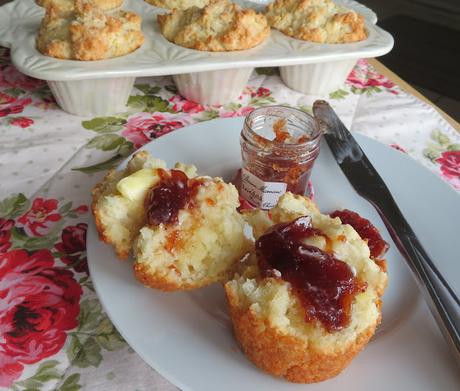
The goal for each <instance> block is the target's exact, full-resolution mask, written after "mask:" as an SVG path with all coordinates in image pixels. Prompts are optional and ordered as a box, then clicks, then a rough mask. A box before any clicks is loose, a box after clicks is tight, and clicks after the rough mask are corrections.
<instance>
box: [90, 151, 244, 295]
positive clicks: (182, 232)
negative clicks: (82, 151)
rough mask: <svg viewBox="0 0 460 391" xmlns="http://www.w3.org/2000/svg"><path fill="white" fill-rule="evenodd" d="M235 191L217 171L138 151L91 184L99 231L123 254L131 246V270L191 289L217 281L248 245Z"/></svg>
mask: <svg viewBox="0 0 460 391" xmlns="http://www.w3.org/2000/svg"><path fill="white" fill-rule="evenodd" d="M238 206H239V200H238V192H237V190H236V188H235V187H234V186H233V185H229V184H226V183H225V182H224V181H223V180H222V179H220V178H211V177H203V176H200V177H199V176H196V168H195V167H194V166H187V165H184V164H182V163H178V164H176V167H175V169H173V170H167V169H166V165H165V162H163V161H161V160H158V159H154V158H152V157H151V156H150V155H149V154H148V153H146V152H138V153H136V154H135V155H134V156H133V158H132V159H131V160H130V161H129V163H128V165H127V167H126V169H125V170H123V171H119V172H117V171H114V170H112V171H111V172H109V174H108V175H107V176H106V177H105V178H104V180H103V181H102V182H101V183H100V184H99V185H97V186H96V187H95V188H94V190H93V204H92V210H93V214H94V216H95V220H96V226H97V229H98V232H99V235H100V237H101V239H102V240H103V241H105V242H107V243H111V244H112V245H113V246H114V248H115V251H116V253H117V255H118V256H119V257H120V258H122V259H125V258H127V256H128V255H129V253H130V250H131V248H133V255H134V272H135V275H136V277H137V278H138V279H139V280H140V281H141V282H142V283H143V284H144V285H147V286H149V287H152V288H157V289H162V290H185V289H193V288H198V287H201V286H205V285H208V284H210V283H213V282H216V281H221V280H223V279H224V278H227V277H228V276H229V270H232V268H233V266H234V265H235V263H236V262H238V261H239V260H240V259H241V258H242V257H243V256H244V255H245V254H246V253H247V252H248V249H249V247H250V245H251V242H250V241H249V240H248V239H247V238H246V237H245V235H244V225H245V222H244V219H243V218H242V216H241V215H240V214H239V213H238V212H237V210H236V209H237V207H238Z"/></svg>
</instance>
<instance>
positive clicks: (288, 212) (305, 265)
mask: <svg viewBox="0 0 460 391" xmlns="http://www.w3.org/2000/svg"><path fill="white" fill-rule="evenodd" d="M333 216H336V217H331V216H330V215H325V214H321V213H320V211H319V210H318V208H317V207H316V205H314V203H313V202H312V201H310V200H309V199H308V198H305V197H301V196H295V195H293V194H292V193H286V194H285V195H283V196H282V197H281V198H280V200H279V202H278V204H277V206H276V207H275V208H273V209H272V210H271V211H270V213H267V212H265V211H261V210H256V211H250V212H247V213H246V219H247V221H248V222H249V223H250V224H251V225H252V227H253V232H254V236H255V239H256V243H255V251H254V252H253V253H252V254H251V255H250V257H249V258H248V260H247V261H246V262H245V263H244V265H242V267H241V270H240V271H239V273H237V274H235V276H234V278H233V279H232V280H230V281H228V282H227V283H226V284H225V290H226V294H227V299H228V305H229V310H230V314H231V318H232V321H233V326H234V331H235V335H236V338H237V340H238V342H239V344H240V345H241V347H242V350H243V351H244V353H245V354H246V355H247V357H248V358H249V359H250V360H251V361H252V362H254V364H256V365H257V366H258V367H260V368H261V369H263V370H265V371H267V372H269V373H271V374H272V375H275V376H280V377H284V378H286V379H287V380H289V381H292V382H303V383H312V382H318V381H321V380H325V379H328V378H330V377H333V376H336V375H337V374H339V373H340V372H341V371H342V370H343V369H344V368H345V367H346V366H347V365H348V364H349V363H350V361H351V360H352V359H353V357H354V356H355V355H356V354H357V353H358V352H359V351H360V350H361V349H363V348H364V346H365V345H366V344H367V343H368V341H369V340H370V338H371V337H372V335H373V334H374V332H375V329H376V327H377V325H378V324H379V323H380V321H381V310H380V306H381V296H382V294H383V292H384V290H385V287H386V284H387V274H386V268H385V261H383V260H382V257H383V255H384V252H385V251H386V243H385V242H384V241H383V240H382V239H381V237H380V235H379V234H378V231H377V230H376V229H375V227H373V226H372V224H370V223H369V221H367V220H365V219H363V218H361V217H359V215H357V214H354V213H352V212H350V211H338V212H336V213H335V214H333ZM341 218H343V220H344V221H342V220H341ZM353 226H355V227H356V229H355V228H354V227H353ZM370 249H371V250H372V251H371V250H370Z"/></svg>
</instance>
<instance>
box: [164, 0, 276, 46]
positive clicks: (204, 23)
mask: <svg viewBox="0 0 460 391" xmlns="http://www.w3.org/2000/svg"><path fill="white" fill-rule="evenodd" d="M157 20H158V24H159V25H160V30H161V32H162V33H163V35H164V36H165V38H166V39H167V40H168V41H171V42H173V43H175V44H177V45H180V46H183V47H186V48H190V49H197V50H207V51H213V52H224V51H233V50H243V49H249V48H252V47H254V46H257V45H259V44H260V43H261V42H263V41H264V40H265V39H266V38H267V37H268V34H269V33H270V28H269V27H268V24H267V20H266V18H265V16H264V15H262V14H258V13H256V12H255V11H254V10H252V9H242V8H240V7H239V6H238V5H236V4H233V3H231V2H230V1H228V0H213V1H211V2H210V3H209V5H207V6H206V7H204V8H202V9H201V8H198V7H191V8H188V9H186V10H179V9H174V10H173V11H172V12H171V13H169V14H164V15H158V17H157Z"/></svg>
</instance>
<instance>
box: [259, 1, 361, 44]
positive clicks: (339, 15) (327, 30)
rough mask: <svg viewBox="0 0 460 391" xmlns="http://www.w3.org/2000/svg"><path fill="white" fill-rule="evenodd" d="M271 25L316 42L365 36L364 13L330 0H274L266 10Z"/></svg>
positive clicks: (345, 40)
mask: <svg viewBox="0 0 460 391" xmlns="http://www.w3.org/2000/svg"><path fill="white" fill-rule="evenodd" d="M266 16H267V20H268V23H269V25H270V26H271V27H273V28H275V29H277V30H279V31H281V32H283V33H284V34H286V35H289V36H291V37H294V38H298V39H302V40H304V41H312V42H318V43H349V42H357V41H362V40H364V39H366V38H367V30H366V26H365V22H364V17H363V16H362V15H360V14H358V13H356V12H354V11H351V10H349V9H347V8H345V7H343V6H340V5H337V4H335V3H334V2H332V1H331V0H275V1H274V2H273V3H271V4H269V5H268V7H267V12H266Z"/></svg>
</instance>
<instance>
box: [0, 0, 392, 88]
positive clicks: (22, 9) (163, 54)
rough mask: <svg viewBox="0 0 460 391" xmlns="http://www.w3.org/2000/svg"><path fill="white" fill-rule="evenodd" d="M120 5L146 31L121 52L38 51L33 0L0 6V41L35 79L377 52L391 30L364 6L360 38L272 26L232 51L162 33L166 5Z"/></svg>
mask: <svg viewBox="0 0 460 391" xmlns="http://www.w3.org/2000/svg"><path fill="white" fill-rule="evenodd" d="M342 3H344V4H346V5H348V6H349V7H351V8H356V9H357V11H362V10H363V9H365V8H363V6H361V5H359V4H357V3H355V2H352V1H350V0H347V1H342ZM255 6H257V5H255ZM123 8H124V9H127V10H132V11H134V12H137V13H138V14H140V15H142V18H143V23H142V30H143V32H144V35H145V42H144V44H143V45H142V47H141V48H139V49H138V50H136V51H135V52H133V53H131V54H128V55H126V56H122V57H118V58H113V59H109V60H101V61H95V62H94V61H88V62H85V61H69V60H59V59H54V58H52V57H47V56H44V55H42V54H40V53H39V52H38V51H37V49H36V48H35V39H36V35H37V30H38V26H39V24H40V20H41V19H42V17H43V14H44V11H43V8H41V7H38V6H37V5H36V4H35V3H34V0H16V1H14V2H12V3H9V4H6V5H4V6H2V7H1V8H0V45H3V46H7V47H11V49H12V50H11V59H12V62H13V64H14V65H15V66H16V68H18V70H19V71H21V72H23V73H25V74H27V75H29V76H32V77H36V78H38V79H42V80H55V81H64V80H84V79H96V78H115V77H139V76H160V75H175V74H181V73H190V72H202V71H211V70H218V69H229V68H249V67H263V66H265V67H267V66H280V65H296V64H311V63H321V62H329V61H339V60H347V59H358V58H361V57H377V56H381V55H383V54H386V53H388V52H389V51H390V50H391V48H392V47H393V38H392V37H391V35H390V34H388V33H387V32H385V31H383V30H382V29H381V28H379V27H377V26H375V25H374V24H373V23H374V22H375V18H374V16H373V15H375V14H373V13H372V12H365V16H366V17H367V19H366V20H367V27H368V30H369V37H368V39H366V40H365V41H362V42H357V43H351V44H338V45H328V44H324V45H322V44H316V43H309V42H304V41H300V40H297V39H293V38H290V37H288V36H286V35H284V34H282V33H280V32H279V31H276V30H273V29H272V30H271V34H270V37H269V38H268V39H267V40H266V41H265V42H264V43H262V44H261V45H259V46H257V47H255V48H253V49H249V50H242V51H238V52H232V53H210V52H202V51H198V50H192V49H186V48H182V47H180V46H177V45H174V44H172V43H170V42H168V41H167V40H166V39H165V38H164V37H163V35H162V34H161V33H160V31H159V29H158V26H157V24H156V15H157V14H159V13H164V12H166V10H164V9H161V8H156V7H152V6H150V5H149V4H147V3H145V2H144V1H142V0H126V1H125V3H124V6H123Z"/></svg>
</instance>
